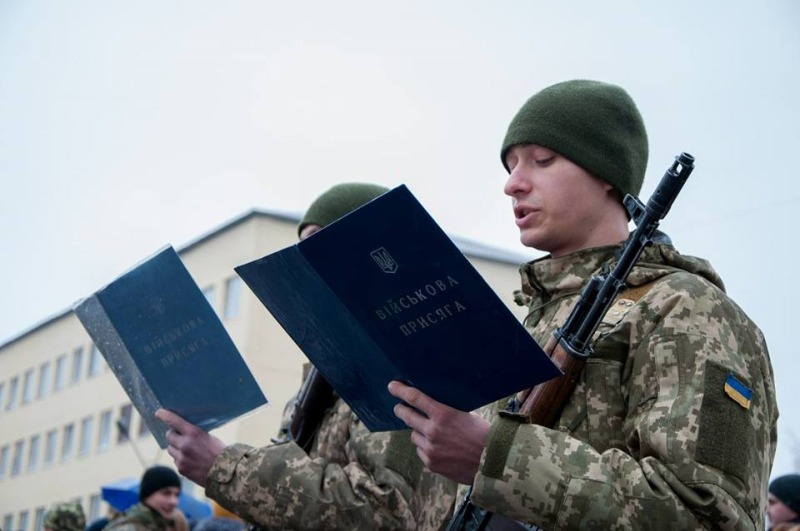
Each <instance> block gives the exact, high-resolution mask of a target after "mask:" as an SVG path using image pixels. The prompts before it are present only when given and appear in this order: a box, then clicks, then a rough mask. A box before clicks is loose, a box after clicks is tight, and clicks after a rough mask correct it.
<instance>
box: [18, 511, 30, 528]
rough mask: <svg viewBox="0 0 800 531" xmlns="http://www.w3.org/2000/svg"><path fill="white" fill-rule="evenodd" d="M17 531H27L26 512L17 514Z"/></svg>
mask: <svg viewBox="0 0 800 531" xmlns="http://www.w3.org/2000/svg"><path fill="white" fill-rule="evenodd" d="M17 528H18V529H19V531H28V511H21V512H20V513H19V523H17Z"/></svg>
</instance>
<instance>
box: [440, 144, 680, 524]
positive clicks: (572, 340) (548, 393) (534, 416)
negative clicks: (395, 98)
mask: <svg viewBox="0 0 800 531" xmlns="http://www.w3.org/2000/svg"><path fill="white" fill-rule="evenodd" d="M692 170H694V157H692V156H691V155H689V154H688V153H681V154H680V155H678V156H677V157H675V160H674V161H673V163H672V164H671V165H670V167H669V168H668V169H667V171H666V173H665V174H664V176H663V177H662V178H661V181H660V182H659V184H658V186H657V187H656V189H655V191H654V192H653V195H651V196H650V200H649V201H648V202H647V205H645V204H643V203H642V202H641V201H640V200H639V199H638V198H637V197H634V196H632V195H630V194H628V195H626V196H625V198H624V199H623V204H624V205H625V208H626V209H627V210H628V213H629V214H630V216H631V219H633V221H634V223H635V224H636V230H634V231H633V233H631V235H630V237H629V238H628V240H627V241H626V242H625V245H624V246H623V248H622V252H621V254H620V258H619V260H618V261H617V265H616V266H615V267H614V269H613V270H612V271H611V272H610V273H609V274H608V275H595V276H593V277H592V278H591V279H590V280H589V282H588V283H587V284H586V286H585V287H584V288H583V290H582V291H581V294H580V298H579V299H578V301H577V303H576V304H575V306H574V307H573V308H572V311H571V312H570V314H569V317H567V320H566V321H565V322H564V324H563V326H561V327H559V328H558V329H556V331H555V332H554V333H553V336H552V337H551V338H550V339H549V340H548V342H547V344H546V345H545V347H544V350H545V352H547V353H548V354H549V355H550V357H551V358H552V360H553V361H554V362H555V363H556V365H558V367H559V368H560V369H561V371H562V372H563V375H562V376H558V377H556V378H553V379H551V380H548V381H546V382H543V383H541V384H539V385H537V386H535V387H534V388H533V389H531V390H529V391H527V393H520V394H519V395H518V396H517V398H516V399H515V400H514V401H513V403H514V406H513V409H514V410H516V411H514V410H509V411H503V412H501V415H503V416H506V417H512V418H515V419H517V420H519V421H521V422H524V423H529V424H538V425H540V426H544V427H546V428H552V427H553V426H555V424H556V422H557V421H558V419H559V417H561V412H562V410H563V409H564V406H566V404H567V402H568V401H569V399H570V397H571V396H572V392H573V391H574V390H575V386H576V385H577V384H578V381H579V380H580V377H581V372H582V371H583V367H584V365H585V364H586V360H587V359H589V358H590V357H591V356H592V355H593V354H594V351H593V350H592V347H591V345H590V341H591V339H592V336H593V335H594V333H595V332H596V331H597V327H598V326H599V325H600V322H601V321H602V319H603V316H604V315H605V314H606V312H607V311H608V309H609V308H610V307H611V304H612V303H613V302H614V299H615V298H616V296H617V295H618V294H619V293H620V292H621V291H622V290H623V289H624V287H625V279H627V278H628V275H629V274H630V272H631V270H632V269H633V266H634V264H635V263H636V261H637V260H638V259H639V256H641V254H642V251H644V249H645V247H647V246H648V245H650V244H651V243H652V242H653V235H654V234H655V232H656V230H657V229H658V225H659V222H660V221H661V220H662V219H664V217H665V216H666V215H667V213H668V212H669V210H670V207H671V206H672V203H673V202H674V201H675V198H676V197H677V196H678V193H680V191H681V189H682V188H683V185H684V184H685V183H686V180H687V179H688V178H689V175H690V174H691V173H692ZM520 404H521V405H520ZM517 406H518V410H517ZM468 497H469V496H467V500H468ZM466 504H469V505H470V506H472V507H459V510H458V511H457V512H456V514H455V516H454V517H453V519H452V520H451V522H450V525H449V526H448V527H447V529H448V531H458V530H475V529H492V522H491V519H492V517H491V512H490V511H486V510H485V509H482V508H480V507H477V506H475V505H474V504H472V502H470V501H465V502H464V503H463V504H462V505H466ZM482 513H488V516H487V515H484V514H482ZM487 525H488V527H487ZM519 526H520V527H519V529H525V528H526V525H525V524H521V523H520V524H519Z"/></svg>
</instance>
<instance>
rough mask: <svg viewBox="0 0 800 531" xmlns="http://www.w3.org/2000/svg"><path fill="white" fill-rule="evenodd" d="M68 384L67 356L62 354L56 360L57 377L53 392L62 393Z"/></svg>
mask: <svg viewBox="0 0 800 531" xmlns="http://www.w3.org/2000/svg"><path fill="white" fill-rule="evenodd" d="M66 384H67V355H66V354H62V355H60V356H59V357H58V358H56V377H55V380H54V381H53V391H61V390H62V389H64V386H65V385H66Z"/></svg>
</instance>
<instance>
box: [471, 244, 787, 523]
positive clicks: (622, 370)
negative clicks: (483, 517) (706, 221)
mask: <svg viewBox="0 0 800 531" xmlns="http://www.w3.org/2000/svg"><path fill="white" fill-rule="evenodd" d="M618 249H619V247H603V248H598V249H588V250H584V251H579V252H577V253H574V254H571V255H568V256H565V257H561V258H558V259H552V258H544V259H541V260H537V261H533V262H531V263H529V264H525V265H523V266H522V268H521V273H522V285H523V289H522V291H521V292H520V293H518V295H520V297H519V298H521V299H523V300H522V301H521V302H522V303H526V304H527V305H528V307H529V314H528V317H527V318H526V320H525V325H526V328H528V330H529V331H530V332H531V334H532V335H533V336H534V338H535V339H536V340H537V341H538V342H539V343H540V344H544V343H545V342H546V340H547V339H548V338H549V337H550V336H551V335H552V332H553V330H554V329H555V328H556V327H557V326H559V325H561V324H563V322H564V320H565V318H566V316H567V315H568V313H569V310H570V309H571V307H572V306H573V304H574V302H575V300H576V296H577V294H578V293H579V291H580V289H581V287H582V286H583V285H584V284H585V282H586V281H587V280H588V278H590V276H591V275H592V274H596V273H598V272H600V271H602V270H603V269H601V268H603V265H604V264H606V265H610V264H613V259H614V252H615V251H616V250H618ZM628 284H629V285H630V286H632V287H636V286H644V285H649V290H648V291H646V293H645V294H644V295H643V296H642V297H641V298H640V299H639V300H638V302H633V301H631V300H628V301H624V300H620V301H618V302H617V303H615V305H614V306H612V308H611V310H610V311H609V312H608V313H607V314H606V316H605V318H604V321H603V324H602V325H601V327H600V328H599V329H598V332H597V335H596V336H595V338H594V339H595V340H594V343H593V345H594V347H595V351H596V355H595V356H594V357H592V358H590V359H589V361H588V362H587V364H586V366H585V367H584V370H583V373H582V377H581V381H580V383H579V384H578V386H577V388H576V389H575V391H574V393H573V395H572V397H571V399H570V401H569V402H568V403H567V405H566V407H565V409H564V410H563V412H562V414H561V417H560V419H559V421H558V423H557V426H556V427H555V429H546V428H544V427H541V426H537V425H532V424H521V423H519V422H517V421H515V420H513V419H509V418H504V417H501V416H498V415H496V414H494V412H495V411H497V410H498V409H499V408H501V407H502V406H503V405H505V404H500V403H498V404H494V405H492V406H489V407H487V408H484V410H482V411H481V413H482V414H483V415H484V416H485V417H486V418H489V419H490V420H491V421H492V428H491V431H490V433H489V436H488V439H487V446H486V449H485V451H484V454H483V456H482V458H481V465H480V469H479V471H478V474H477V475H476V477H475V482H474V487H473V493H472V501H473V502H474V503H476V504H477V505H479V506H482V507H485V508H487V509H489V510H491V511H495V512H498V513H501V514H504V515H506V516H509V517H512V518H515V519H518V520H520V521H524V522H529V523H533V524H535V525H538V526H541V527H543V528H545V529H702V528H715V529H763V527H764V511H765V508H766V499H767V481H768V478H769V474H770V469H771V466H772V460H773V457H774V453H775V444H776V422H777V417H778V411H777V406H776V403H775V388H774V383H773V381H774V380H773V373H772V367H771V365H770V361H769V355H768V353H767V347H766V344H765V341H764V337H763V336H762V334H761V332H760V331H759V329H758V328H757V327H756V326H755V324H753V322H752V321H750V319H748V317H747V316H746V315H745V314H744V313H743V312H742V310H741V309H740V308H739V307H738V306H737V305H736V304H735V303H733V302H732V301H731V299H729V298H728V297H727V295H726V294H725V292H724V288H723V285H722V282H721V280H720V279H719V277H718V276H717V274H716V273H715V272H714V270H713V269H712V268H711V266H710V265H709V264H708V262H706V261H705V260H701V259H698V258H693V257H688V256H682V255H680V254H679V253H678V252H677V251H676V250H675V249H674V248H673V247H671V246H669V245H665V244H658V245H654V246H652V247H649V248H647V249H646V250H645V252H644V253H643V255H642V257H641V258H640V260H639V262H638V263H637V266H636V267H635V268H634V270H633V271H632V272H631V275H630V277H629V278H628ZM622 297H623V298H624V293H623V294H622ZM732 379H735V380H736V381H738V382H740V383H741V384H742V385H743V386H744V387H746V388H749V389H750V390H751V391H752V398H751V400H750V402H749V403H748V402H746V401H742V404H741V405H740V403H737V401H736V400H735V399H734V397H738V396H737V395H738V393H736V392H732V391H731V390H730V389H729V388H730V385H736V384H735V383H733V382H732ZM729 391H731V394H730V395H729V394H727V393H728V392H729ZM745 392H746V389H745Z"/></svg>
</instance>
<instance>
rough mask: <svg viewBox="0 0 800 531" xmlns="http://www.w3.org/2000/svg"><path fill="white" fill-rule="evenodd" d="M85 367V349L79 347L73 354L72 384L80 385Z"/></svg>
mask: <svg viewBox="0 0 800 531" xmlns="http://www.w3.org/2000/svg"><path fill="white" fill-rule="evenodd" d="M82 367H83V347H78V348H76V349H75V352H73V353H72V376H71V377H70V379H69V381H70V383H78V382H80V381H81V368H82Z"/></svg>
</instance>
